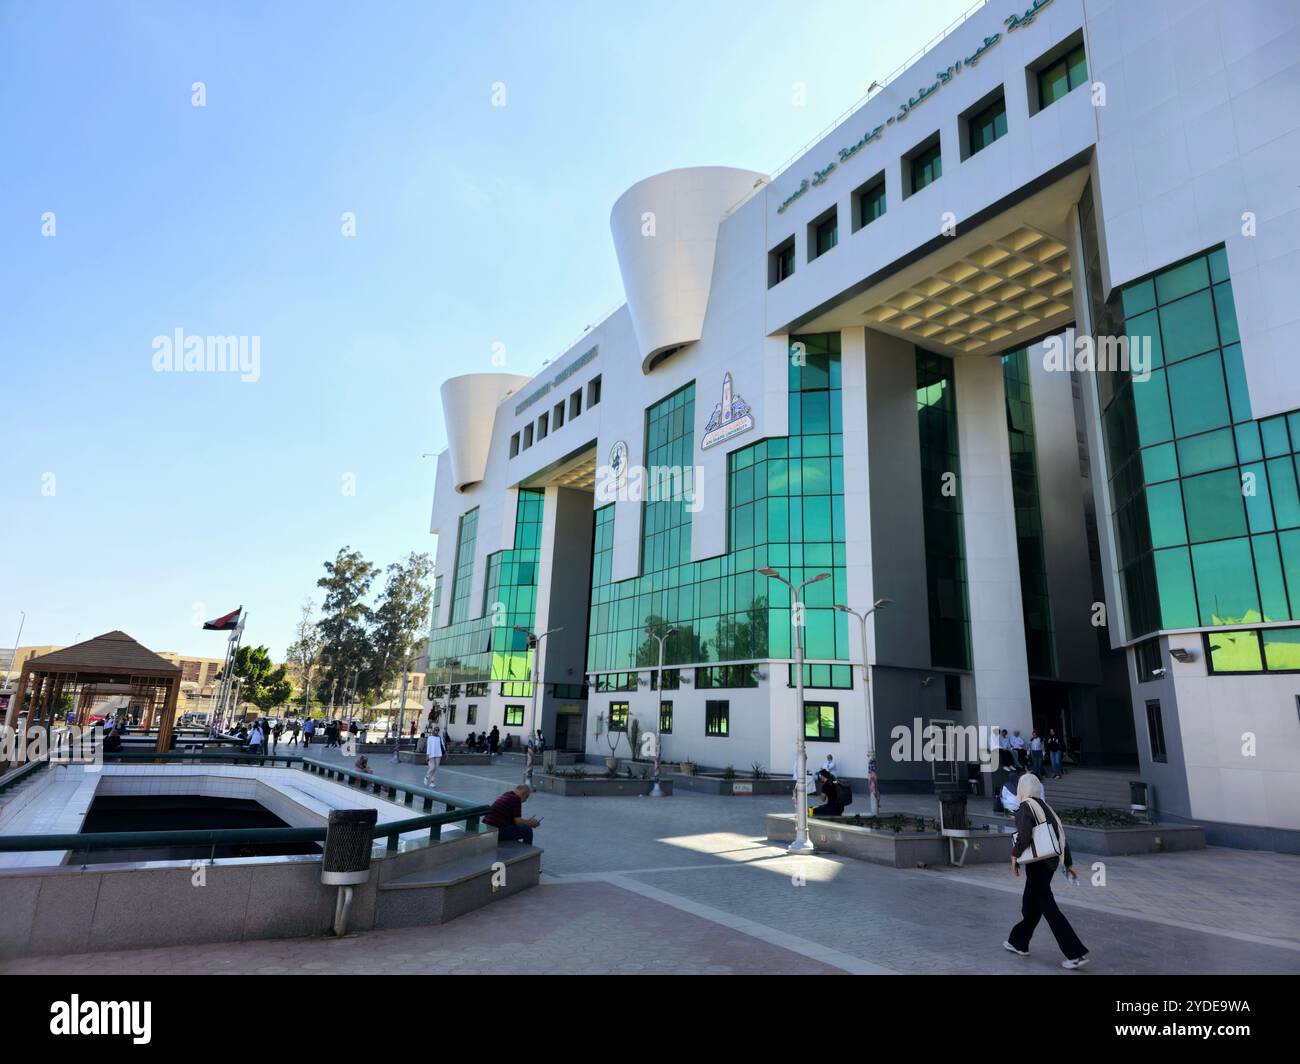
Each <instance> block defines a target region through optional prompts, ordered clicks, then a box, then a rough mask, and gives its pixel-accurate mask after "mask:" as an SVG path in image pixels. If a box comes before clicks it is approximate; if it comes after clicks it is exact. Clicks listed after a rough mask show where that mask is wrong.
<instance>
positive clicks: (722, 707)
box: [704, 702, 731, 736]
mask: <svg viewBox="0 0 1300 1064" xmlns="http://www.w3.org/2000/svg"><path fill="white" fill-rule="evenodd" d="M704 734H705V735H719V736H726V735H730V734H731V703H730V702H705V703H704Z"/></svg>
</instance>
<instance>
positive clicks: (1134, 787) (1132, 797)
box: [1128, 780, 1150, 816]
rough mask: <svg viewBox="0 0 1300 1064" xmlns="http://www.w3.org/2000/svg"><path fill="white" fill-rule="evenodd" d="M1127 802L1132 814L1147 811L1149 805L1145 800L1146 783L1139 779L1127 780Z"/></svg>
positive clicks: (1138, 814)
mask: <svg viewBox="0 0 1300 1064" xmlns="http://www.w3.org/2000/svg"><path fill="white" fill-rule="evenodd" d="M1128 802H1129V809H1130V810H1131V811H1132V813H1133V815H1134V816H1142V815H1143V814H1145V813H1146V812H1147V809H1148V806H1149V805H1150V803H1149V802H1148V801H1147V785H1146V784H1145V783H1143V782H1142V781H1141V780H1129V784H1128Z"/></svg>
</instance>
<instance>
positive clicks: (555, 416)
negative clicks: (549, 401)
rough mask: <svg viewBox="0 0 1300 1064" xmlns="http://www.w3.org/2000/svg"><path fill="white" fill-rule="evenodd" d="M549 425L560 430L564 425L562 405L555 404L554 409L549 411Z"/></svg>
mask: <svg viewBox="0 0 1300 1064" xmlns="http://www.w3.org/2000/svg"><path fill="white" fill-rule="evenodd" d="M551 424H552V425H553V426H554V427H555V428H557V429H558V428H560V427H561V426H563V424H564V403H563V402H559V403H556V404H555V409H554V410H552V411H551Z"/></svg>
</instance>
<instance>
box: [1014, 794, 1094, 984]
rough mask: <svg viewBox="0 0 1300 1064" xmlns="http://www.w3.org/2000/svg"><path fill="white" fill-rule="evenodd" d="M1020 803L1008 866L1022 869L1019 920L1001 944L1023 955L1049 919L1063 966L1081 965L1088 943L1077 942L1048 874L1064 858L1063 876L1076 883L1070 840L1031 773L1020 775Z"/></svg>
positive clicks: (1048, 923)
mask: <svg viewBox="0 0 1300 1064" xmlns="http://www.w3.org/2000/svg"><path fill="white" fill-rule="evenodd" d="M1016 798H1017V799H1018V800H1019V802H1020V807H1019V808H1018V809H1017V810H1016V834H1015V837H1014V838H1013V839H1012V843H1011V853H1012V856H1011V867H1012V870H1013V871H1014V872H1015V873H1016V875H1017V876H1019V875H1020V869H1021V868H1022V867H1023V868H1024V870H1025V893H1024V896H1023V898H1022V899H1021V902H1020V922H1019V923H1018V924H1016V926H1015V927H1013V928H1012V929H1011V934H1010V935H1008V936H1007V940H1006V941H1005V942H1003V943H1002V946H1003V948H1004V949H1008V950H1010V951H1011V952H1012V953H1016V954H1019V955H1020V956H1021V957H1028V956H1029V940H1030V939H1031V938H1032V937H1033V934H1034V928H1036V927H1037V926H1038V921H1039V920H1042V919H1046V920H1047V926H1048V927H1050V928H1051V929H1052V934H1053V935H1055V936H1056V944H1057V946H1059V947H1060V949H1061V952H1062V953H1063V954H1065V960H1063V961H1062V962H1061V967H1062V968H1082V967H1083V966H1084V965H1085V964H1087V963H1088V959H1089V958H1088V948H1087V947H1086V946H1085V945H1084V944H1083V943H1082V942H1080V941H1079V936H1078V935H1076V934H1075V933H1074V928H1073V927H1071V926H1070V921H1069V920H1067V919H1066V918H1065V914H1064V913H1063V912H1061V910H1060V908H1059V907H1058V906H1057V904H1056V898H1055V897H1053V896H1052V876H1053V875H1055V874H1056V870H1057V868H1058V867H1060V865H1061V862H1062V860H1064V862H1065V873H1066V878H1067V879H1068V880H1069V881H1070V882H1072V883H1073V884H1076V885H1077V884H1078V881H1079V876H1078V874H1077V873H1076V872H1075V871H1074V868H1073V867H1072V866H1073V864H1074V861H1073V859H1072V857H1071V856H1070V843H1069V840H1067V839H1066V837H1065V827H1064V825H1063V824H1062V823H1061V818H1060V817H1059V816H1057V815H1056V813H1055V811H1054V810H1053V809H1052V807H1051V806H1050V805H1048V804H1047V802H1045V801H1044V800H1043V785H1042V783H1041V782H1040V781H1039V779H1038V777H1037V776H1035V775H1034V774H1033V773H1032V772H1026V773H1025V774H1024V775H1023V776H1021V777H1020V782H1019V784H1018V785H1017V787H1016Z"/></svg>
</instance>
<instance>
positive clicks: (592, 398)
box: [587, 377, 600, 410]
mask: <svg viewBox="0 0 1300 1064" xmlns="http://www.w3.org/2000/svg"><path fill="white" fill-rule="evenodd" d="M599 402H600V378H599V377H592V378H591V380H589V381H588V382H587V409H588V410H590V409H591V408H592V407H593V406H595V405H596V404H597V403H599Z"/></svg>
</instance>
